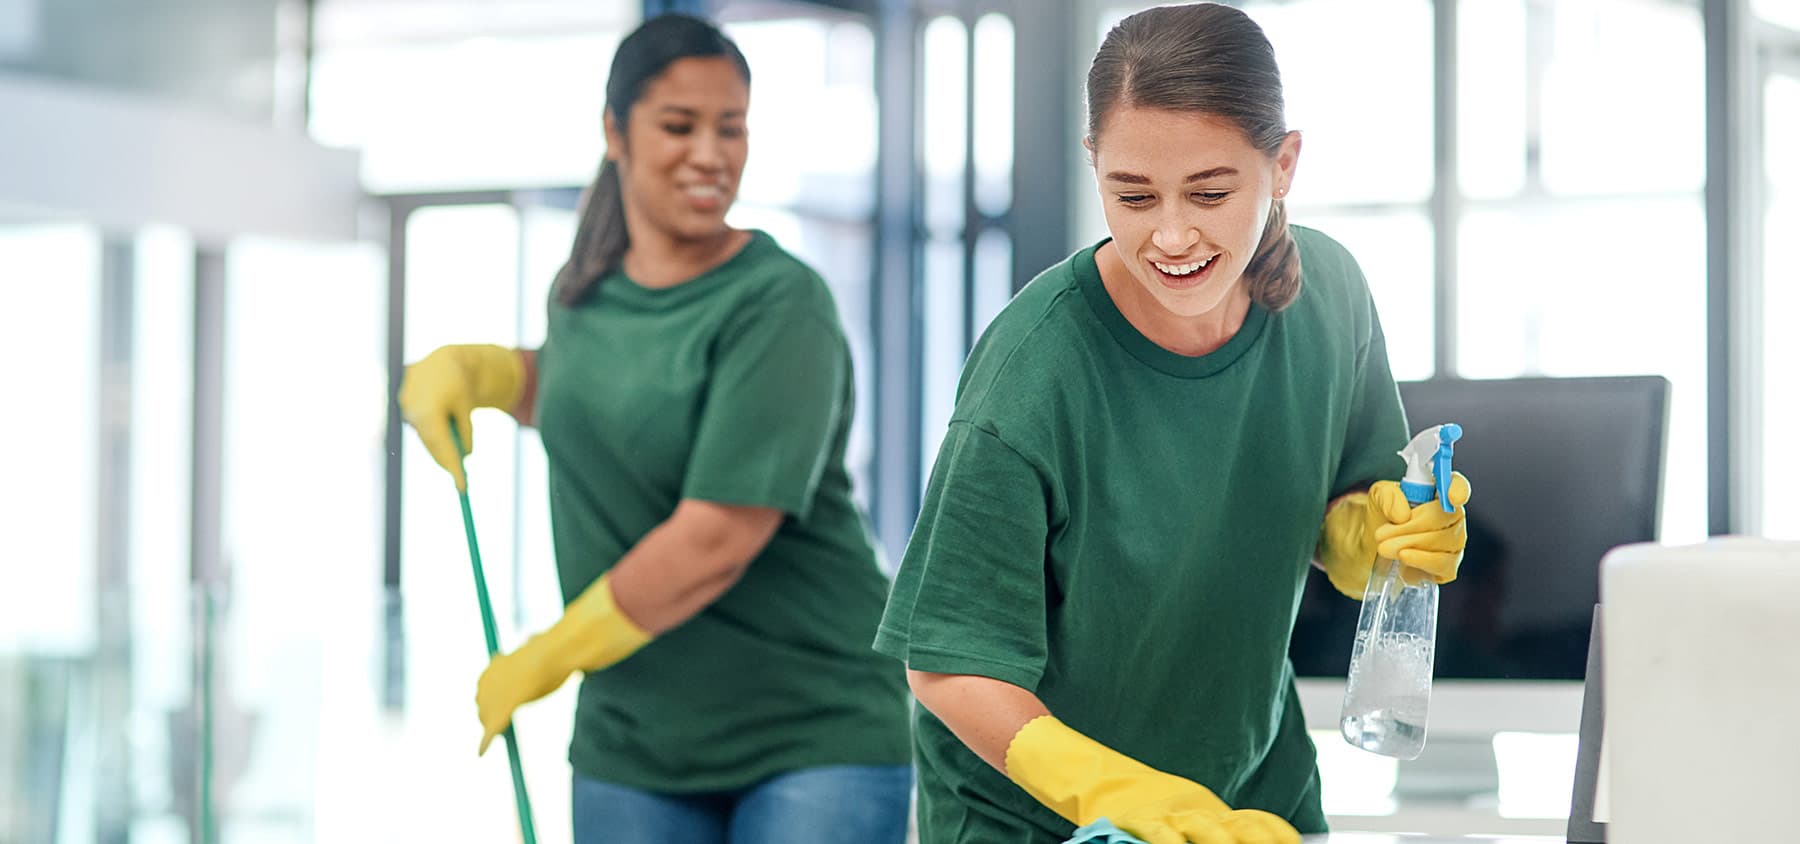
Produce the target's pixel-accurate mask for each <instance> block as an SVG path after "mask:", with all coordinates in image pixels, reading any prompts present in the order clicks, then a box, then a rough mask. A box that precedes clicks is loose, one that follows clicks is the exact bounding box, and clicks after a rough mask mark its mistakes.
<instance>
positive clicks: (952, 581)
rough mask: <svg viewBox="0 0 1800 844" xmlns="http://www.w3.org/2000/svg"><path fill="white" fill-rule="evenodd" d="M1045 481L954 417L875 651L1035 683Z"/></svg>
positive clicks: (1040, 655)
mask: <svg viewBox="0 0 1800 844" xmlns="http://www.w3.org/2000/svg"><path fill="white" fill-rule="evenodd" d="M1049 512H1050V498H1049V487H1048V485H1047V484H1046V483H1045V482H1044V479H1043V475H1042V474H1041V473H1040V472H1039V471H1037V470H1036V469H1035V468H1034V467H1033V466H1032V464H1031V463H1030V462H1029V461H1027V460H1026V459H1025V458H1024V457H1022V456H1021V455H1020V454H1019V453H1018V452H1016V451H1014V450H1013V449H1012V448H1011V447H1010V446H1008V445H1007V444H1006V443H1005V442H1003V441H1001V440H1000V439H999V438H998V437H996V436H995V435H994V434H993V433H991V432H989V431H987V430H984V429H982V428H980V427H977V426H976V425H973V424H970V423H967V422H953V423H951V425H950V430H949V432H948V433H947V434H946V436H945V438H944V443H943V447H942V448H941V449H940V450H939V452H938V460H937V465H936V466H935V467H933V469H932V473H931V482H930V483H929V485H928V486H927V488H926V493H925V503H924V505H923V507H922V510H921V512H920V514H919V520H918V524H917V526H916V527H915V528H914V529H913V534H912V539H911V540H910V541H909V542H908V543H907V546H906V555H905V557H904V558H903V559H902V561H901V563H900V570H899V571H898V572H897V573H896V574H895V576H894V588H893V590H892V592H891V593H890V595H889V598H888V606H887V611H886V613H885V614H884V615H883V617H882V621H881V627H880V629H879V631H878V632H877V634H876V638H875V649H876V650H877V651H880V652H881V653H884V654H887V655H889V656H892V657H895V658H897V659H900V660H902V661H904V662H905V663H906V665H907V667H909V668H912V669H914V670H918V671H929V672H933V673H939V674H975V675H980V676H984V677H992V678H994V679H996V680H1002V681H1005V682H1008V683H1012V684H1014V685H1017V686H1020V687H1023V688H1025V689H1030V690H1035V689H1036V688H1037V684H1038V681H1039V680H1040V679H1042V677H1043V673H1044V665H1045V660H1046V655H1047V646H1046V640H1047V632H1046V624H1045V616H1046V612H1045V606H1046V597H1045V596H1046V584H1045V542H1046V540H1047V538H1048V536H1049Z"/></svg>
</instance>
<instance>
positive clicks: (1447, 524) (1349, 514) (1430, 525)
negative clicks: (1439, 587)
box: [1318, 472, 1470, 601]
mask: <svg viewBox="0 0 1800 844" xmlns="http://www.w3.org/2000/svg"><path fill="white" fill-rule="evenodd" d="M1469 493H1470V487H1469V479H1468V478H1465V477H1463V474H1462V473H1461V472H1451V473H1450V496H1449V497H1450V504H1451V507H1452V508H1453V512H1449V513H1446V512H1444V507H1443V505H1442V504H1440V503H1438V502H1437V501H1427V502H1425V503H1424V504H1420V505H1418V506H1416V507H1415V506H1413V505H1412V504H1411V503H1410V502H1408V501H1407V500H1406V494H1405V493H1403V492H1401V491H1400V484H1399V483H1398V482H1397V481H1378V482H1376V483H1375V484H1374V485H1373V486H1370V487H1369V491H1368V492H1366V493H1361V492H1358V493H1352V494H1350V495H1346V496H1344V497H1343V498H1342V499H1340V500H1339V501H1338V503H1337V504H1336V505H1335V506H1333V507H1332V508H1331V510H1329V511H1328V512H1326V513H1325V522H1324V524H1323V525H1322V526H1321V527H1320V529H1319V548H1318V554H1319V563H1320V564H1321V565H1322V566H1323V567H1324V569H1325V576H1326V577H1327V578H1329V579H1330V580H1331V585H1332V586H1334V587H1336V588H1337V590H1338V591H1339V592H1342V593H1344V594H1345V595H1348V596H1350V597H1352V598H1355V599H1357V600H1359V601H1360V600H1362V597H1363V592H1364V591H1365V590H1366V589H1367V588H1368V585H1369V574H1370V571H1371V570H1372V569H1373V568H1374V567H1375V560H1376V558H1377V557H1380V558H1381V559H1387V560H1399V561H1400V563H1401V564H1402V565H1405V566H1406V567H1407V570H1405V571H1402V572H1401V575H1402V576H1403V577H1405V578H1407V582H1408V583H1413V582H1416V580H1417V578H1419V577H1429V578H1431V579H1432V580H1435V581H1437V582H1438V583H1440V584H1442V583H1449V582H1450V581H1452V580H1455V579H1456V571H1457V568H1458V567H1459V566H1461V565H1462V556H1463V546H1465V545H1467V544H1468V541H1469V528H1468V525H1467V524H1466V523H1465V522H1464V521H1463V516H1464V513H1465V508H1466V507H1467V505H1468V503H1469Z"/></svg>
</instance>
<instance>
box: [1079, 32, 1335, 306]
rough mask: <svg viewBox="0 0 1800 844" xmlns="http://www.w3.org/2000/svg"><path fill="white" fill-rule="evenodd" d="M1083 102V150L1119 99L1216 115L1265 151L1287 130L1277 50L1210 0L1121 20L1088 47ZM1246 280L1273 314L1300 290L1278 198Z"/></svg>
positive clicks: (1274, 146)
mask: <svg viewBox="0 0 1800 844" xmlns="http://www.w3.org/2000/svg"><path fill="white" fill-rule="evenodd" d="M1087 101H1088V125H1087V139H1088V143H1089V145H1090V146H1092V145H1093V144H1094V143H1096V142H1097V139H1098V138H1099V136H1100V129H1101V124H1102V123H1103V122H1104V121H1105V120H1106V117H1107V115H1109V114H1110V113H1111V112H1112V110H1113V108H1114V107H1115V106H1119V105H1133V106H1141V107H1145V108H1156V109H1169V110H1172V111H1199V112H1205V113H1207V114H1210V115H1214V116H1217V117H1221V118H1224V119H1226V120H1229V121H1231V122H1232V123H1233V124H1235V125H1236V126H1237V127H1238V128H1239V129H1240V130H1242V131H1243V133H1244V136H1245V137H1246V138H1248V139H1249V141H1250V144H1251V145H1252V146H1254V147H1256V148H1257V149H1260V150H1262V151H1263V152H1264V153H1267V154H1269V155H1274V154H1275V152H1276V151H1277V150H1279V149H1280V148H1281V142H1282V140H1283V139H1285V138H1286V137H1287V132H1288V130H1287V118H1286V117H1285V115H1284V114H1283V103H1282V97H1281V72H1280V70H1278V69H1277V68H1276V66H1275V49H1274V48H1273V47H1271V46H1270V45H1269V39H1268V38H1266V37H1265V36H1264V35H1263V31H1262V29H1261V28H1260V27H1258V26H1257V25H1256V22H1255V21H1253V20H1251V19H1250V16H1249V15H1246V14H1244V13H1243V12H1241V11H1238V10H1237V9H1233V8H1231V7H1230V6H1222V5H1219V4H1217V3H1195V4H1192V5H1187V6H1159V7H1157V8H1154V9H1146V10H1144V11H1142V12H1138V13H1137V14H1135V15H1132V16H1130V17H1128V18H1126V19H1124V20H1122V21H1120V22H1119V25H1118V26H1115V27H1113V28H1112V31H1111V32H1108V33H1107V34H1106V40H1105V41H1103V42H1101V44H1100V49H1099V51H1098V52H1096V53H1094V64H1093V66H1092V67H1090V68H1089V69H1088V77H1087ZM1244 278H1245V279H1246V280H1247V281H1248V282H1249V292H1250V298H1251V299H1253V300H1255V301H1256V302H1257V303H1258V304H1261V305H1262V306H1263V307H1265V308H1268V309H1269V310H1271V311H1279V310H1281V309H1282V308H1285V307H1287V306H1288V305H1290V304H1292V303H1293V301H1294V298H1295V297H1296V296H1299V295H1300V250H1299V248H1298V247H1296V246H1295V244H1294V238H1293V235H1292V234H1291V233H1290V232H1289V231H1288V224H1287V208H1286V206H1285V205H1284V204H1283V202H1282V200H1280V199H1277V200H1275V201H1274V207H1273V208H1272V209H1271V210H1270V212H1269V222H1268V225H1266V226H1264V227H1263V234H1262V242H1261V243H1260V244H1259V245H1258V246H1257V248H1256V254H1255V255H1254V256H1252V257H1251V259H1250V263H1249V265H1248V266H1246V267H1245V268H1244Z"/></svg>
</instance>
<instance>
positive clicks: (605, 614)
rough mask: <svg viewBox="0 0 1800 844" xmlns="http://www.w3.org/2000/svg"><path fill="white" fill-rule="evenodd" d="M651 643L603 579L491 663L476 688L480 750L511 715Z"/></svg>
mask: <svg viewBox="0 0 1800 844" xmlns="http://www.w3.org/2000/svg"><path fill="white" fill-rule="evenodd" d="M649 641H650V634H649V633H646V632H644V631H643V629H642V628H640V627H638V626H637V624H636V623H635V622H633V621H632V620H631V619H630V618H628V617H626V615H625V613H623V612H620V611H619V605H618V604H616V603H614V602H613V593H612V581H611V579H610V576H609V575H604V574H603V575H601V576H600V579H599V580H596V581H594V584H593V585H592V586H589V587H588V588H587V589H585V590H583V591H582V593H581V594H580V595H579V596H577V597H576V598H575V600H574V601H571V602H570V603H569V606H568V607H567V608H566V609H564V610H563V616H562V619H561V620H560V621H558V622H556V624H555V625H554V626H552V627H551V628H550V629H549V630H546V631H544V632H542V633H539V634H538V635H536V636H533V637H531V638H530V639H529V640H527V641H526V642H525V644H523V645H521V646H519V649H518V650H516V651H513V652H512V653H509V654H501V655H499V656H496V657H494V658H493V660H492V661H490V662H489V663H488V667H487V670H485V671H483V672H481V679H480V680H479V681H477V682H476V684H475V708H476V710H477V712H478V713H479V714H480V716H481V728H482V731H483V734H482V736H481V749H480V750H479V751H478V753H486V752H487V748H488V742H491V741H493V740H494V736H497V735H500V734H501V733H502V732H505V731H506V726H507V725H508V724H511V723H512V717H513V711H514V710H516V709H518V708H519V707H520V706H523V705H524V704H527V703H530V702H532V701H534V700H537V699H538V698H541V697H543V696H545V695H547V694H549V693H551V692H554V691H556V690H557V688H558V687H560V686H562V684H563V681H564V680H567V679H569V675H570V674H573V673H575V672H577V671H599V670H600V669H603V668H606V667H608V666H610V665H612V664H613V663H616V662H618V661H619V660H621V659H624V658H625V657H628V656H630V655H631V654H632V653H633V652H635V651H636V650H637V649H638V648H641V647H643V646H644V645H645V644H646V643H647V642H649Z"/></svg>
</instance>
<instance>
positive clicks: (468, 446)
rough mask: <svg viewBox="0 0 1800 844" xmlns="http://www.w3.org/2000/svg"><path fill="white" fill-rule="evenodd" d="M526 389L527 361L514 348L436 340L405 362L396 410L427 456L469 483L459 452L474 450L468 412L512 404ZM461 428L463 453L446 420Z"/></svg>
mask: <svg viewBox="0 0 1800 844" xmlns="http://www.w3.org/2000/svg"><path fill="white" fill-rule="evenodd" d="M524 389H525V363H524V361H522V360H520V359H519V353H518V352H517V351H515V350H513V349H508V348H504V347H502V346H492V345H463V346H439V347H438V348H437V349H436V350H435V351H433V352H432V353H431V354H429V355H426V356H425V358H424V359H423V360H420V361H419V362H418V363H415V364H413V365H412V366H409V367H407V368H406V374H405V375H404V376H403V377H402V378H401V379H400V396H399V401H400V415H401V416H402V417H404V418H405V419H406V421H407V422H408V423H410V424H411V425H412V426H413V429H414V430H416V431H418V432H419V440H420V441H421V442H423V443H424V444H425V450H426V451H428V452H430V453H431V459H433V460H436V461H437V463H438V465H439V466H442V467H444V470H445V471H447V472H449V473H450V476H451V477H453V478H455V479H456V488H457V489H468V481H467V480H465V479H464V478H463V470H462V457H463V454H467V453H468V452H470V451H474V450H475V429H474V428H473V427H471V426H470V424H469V413H470V412H471V411H473V410H474V409H475V408H477V407H497V408H500V409H501V410H511V409H512V407H513V405H515V404H518V402H519V395H520V393H521V392H522V391H523V390H524ZM452 419H454V420H456V430H457V432H458V433H460V434H462V441H463V448H464V451H463V454H458V453H457V452H456V445H455V444H454V443H453V442H452V441H451V439H450V420H452Z"/></svg>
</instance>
